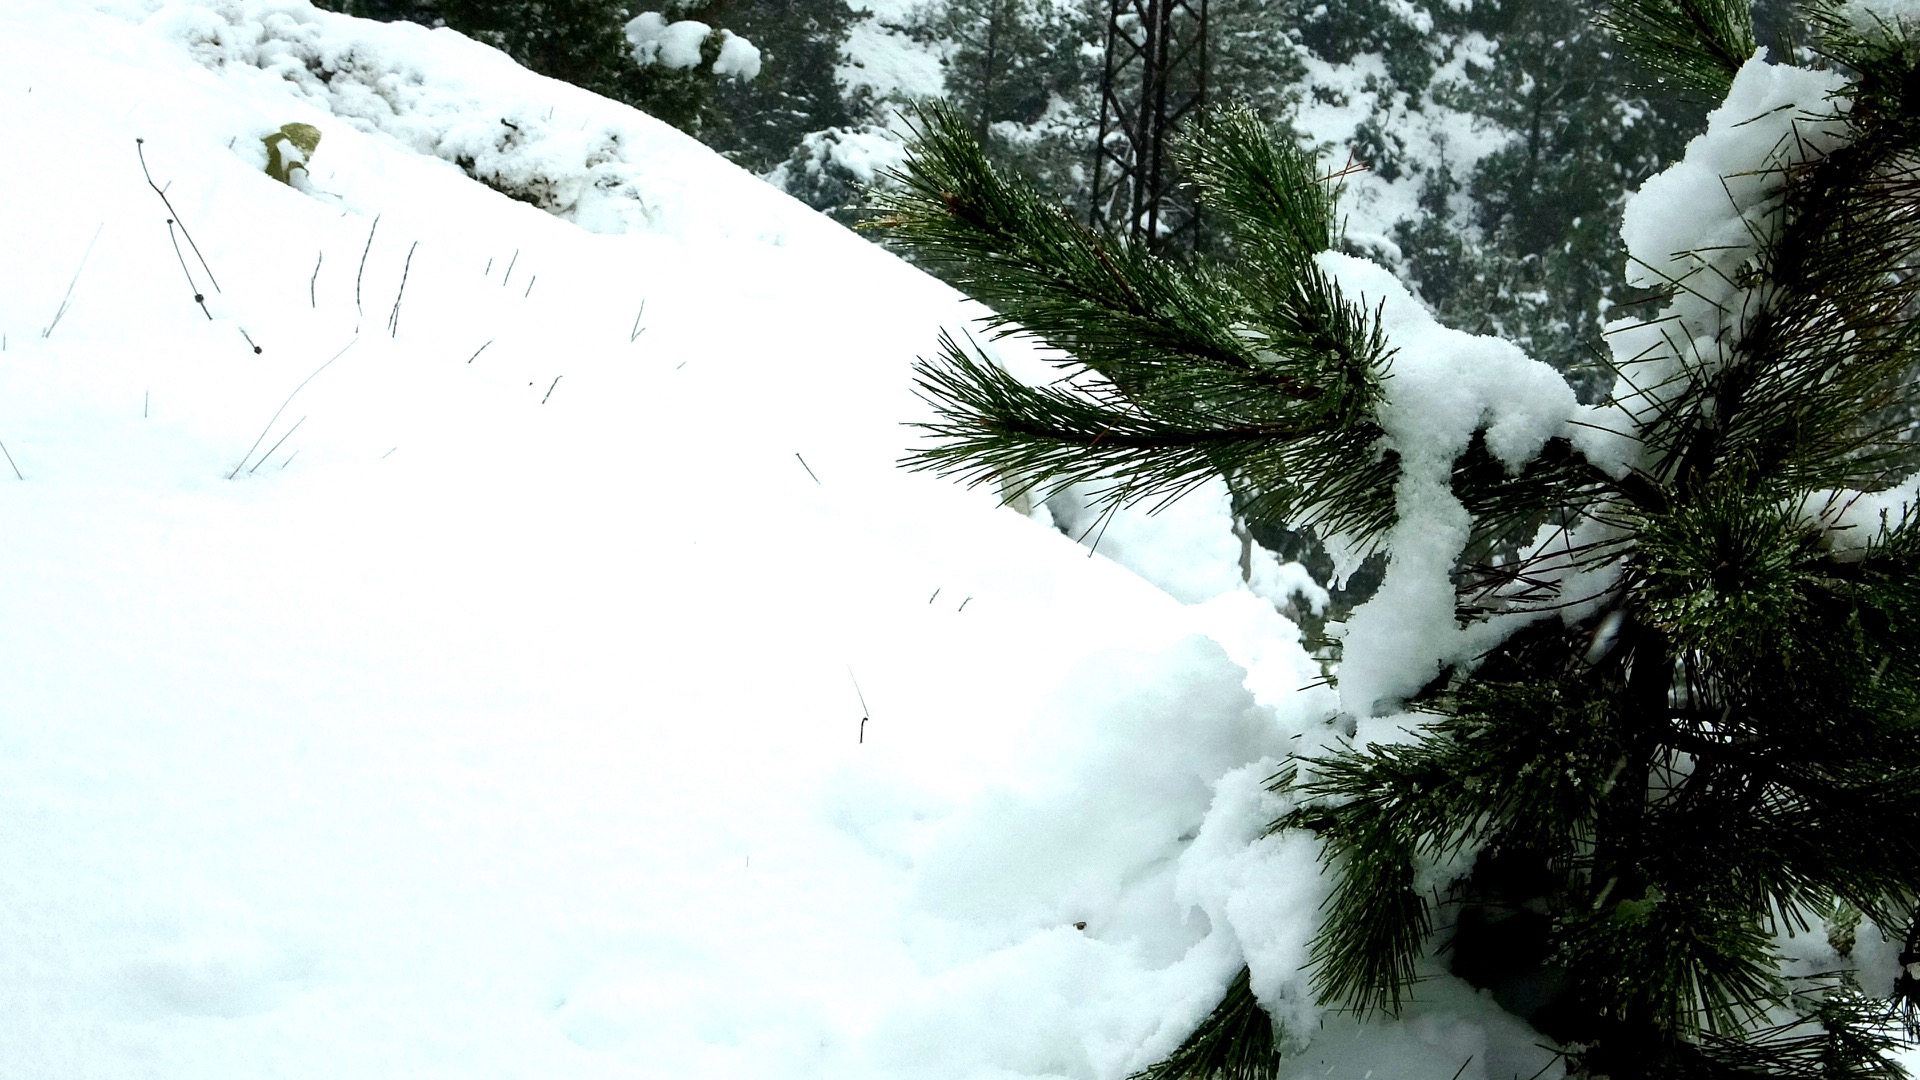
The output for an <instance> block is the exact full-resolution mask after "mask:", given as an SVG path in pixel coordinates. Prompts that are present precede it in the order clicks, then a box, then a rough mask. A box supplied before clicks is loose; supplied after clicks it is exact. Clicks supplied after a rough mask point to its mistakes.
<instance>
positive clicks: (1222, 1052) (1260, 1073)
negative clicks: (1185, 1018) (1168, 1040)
mask: <svg viewBox="0 0 1920 1080" xmlns="http://www.w3.org/2000/svg"><path fill="white" fill-rule="evenodd" d="M1279 1077H1280V1055H1279V1053H1278V1051H1277V1050H1276V1049H1275V1047H1274V1042H1273V1021H1272V1020H1271V1019H1269V1018H1268V1017H1267V1012H1266V1010H1265V1009H1263V1008H1261V1007H1260V1002H1259V1000H1258V999H1256V998H1255V997H1254V996H1253V973H1252V971H1250V970H1249V969H1247V968H1244V967H1243V968H1241V969H1240V974H1239V975H1236V976H1234V980H1233V983H1232V985H1230V986H1228V987H1227V993H1226V996H1225V997H1224V998H1223V999H1221V1002H1220V1004H1219V1005H1217V1006H1215V1007H1214V1010H1213V1012H1212V1013H1210V1014H1208V1016H1207V1018H1206V1019H1205V1020H1202V1021H1201V1022H1200V1026H1199V1027H1198V1028H1196V1029H1195V1030H1194V1032H1193V1034H1191V1035H1189V1036H1187V1038H1186V1040H1185V1041H1184V1042H1182V1043H1181V1044H1180V1048H1179V1049H1177V1050H1175V1051H1174V1052H1173V1053H1171V1054H1169V1055H1168V1056H1167V1058H1166V1060H1164V1061H1162V1062H1160V1063H1159V1064H1157V1065H1155V1066H1153V1067H1152V1068H1150V1069H1147V1070H1146V1071H1144V1072H1139V1073H1135V1074H1134V1075H1133V1077H1132V1078H1131V1080H1279Z"/></svg>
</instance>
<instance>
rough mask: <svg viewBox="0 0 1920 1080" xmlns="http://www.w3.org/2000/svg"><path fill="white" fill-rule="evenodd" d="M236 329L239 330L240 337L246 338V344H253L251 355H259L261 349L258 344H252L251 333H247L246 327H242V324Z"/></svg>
mask: <svg viewBox="0 0 1920 1080" xmlns="http://www.w3.org/2000/svg"><path fill="white" fill-rule="evenodd" d="M238 329H239V331H240V336H241V337H243V338H246V339H247V344H249V345H253V355H255V356H259V355H260V353H261V351H262V350H261V348H260V346H258V345H254V342H253V335H252V334H249V333H247V328H246V327H244V326H242V327H239V328H238Z"/></svg>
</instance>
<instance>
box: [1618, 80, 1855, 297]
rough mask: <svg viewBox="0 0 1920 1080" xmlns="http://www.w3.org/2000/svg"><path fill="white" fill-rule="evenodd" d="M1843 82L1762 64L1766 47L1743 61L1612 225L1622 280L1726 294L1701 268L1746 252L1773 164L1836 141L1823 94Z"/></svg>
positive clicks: (1765, 202) (1773, 179)
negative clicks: (1669, 162) (1674, 159)
mask: <svg viewBox="0 0 1920 1080" xmlns="http://www.w3.org/2000/svg"><path fill="white" fill-rule="evenodd" d="M1844 83H1845V78H1844V77H1843V76H1842V75H1841V74H1840V73H1839V72H1836V71H1815V70H1812V69H1808V68H1801V67H1796V66H1792V65H1781V64H1770V63H1768V62H1767V60H1766V55H1765V50H1764V49H1763V50H1761V51H1760V52H1759V53H1756V54H1755V56H1754V57H1753V58H1752V59H1750V60H1748V61H1747V63H1746V64H1745V65H1744V66H1743V67H1742V68H1741V69H1740V71H1739V73H1738V74H1737V75H1735V76H1734V80H1733V86H1732V89H1730V90H1729V91H1728V93H1727V99H1726V101H1725V102H1723V103H1722V104H1721V105H1720V106H1719V107H1718V108H1716V109H1714V110H1713V112H1712V113H1710V114H1708V117H1707V130H1706V132H1705V133H1703V134H1701V135H1699V136H1696V137H1695V138H1694V139H1693V141H1692V142H1690V143H1688V144H1687V151H1686V155H1685V156H1684V157H1683V158H1682V159H1681V160H1680V162H1679V163H1677V164H1675V165H1673V166H1671V167H1670V168H1668V169H1667V170H1665V171H1664V172H1661V173H1659V174H1657V175H1655V176H1653V177H1651V178H1649V179H1648V180H1647V182H1646V183H1645V184H1643V185H1642V186H1641V188H1640V195H1641V197H1639V198H1635V199H1633V200H1631V201H1630V202H1629V203H1628V205H1627V209H1626V212H1625V214H1624V216H1623V218H1622V221H1621V225H1620V235H1621V238H1622V239H1624V240H1625V241H1626V242H1627V247H1628V250H1629V252H1630V253H1631V256H1632V257H1631V258H1630V259H1629V260H1628V267H1627V283H1628V284H1629V285H1634V286H1639V287H1643V288H1649V287H1656V286H1667V285H1672V284H1675V283H1685V284H1686V285H1687V286H1688V287H1689V288H1692V289H1700V290H1704V291H1706V293H1707V296H1708V297H1709V298H1710V299H1720V298H1722V297H1724V295H1725V294H1726V293H1728V292H1731V291H1732V285H1731V282H1728V281H1722V280H1719V279H1720V277H1721V275H1720V274H1716V273H1713V272H1712V271H1711V270H1710V269H1709V268H1710V267H1711V268H1714V269H1718V270H1721V271H1723V272H1724V271H1727V270H1730V269H1731V268H1734V267H1738V266H1739V264H1740V263H1741V262H1742V261H1743V260H1745V259H1746V258H1748V257H1750V256H1751V255H1752V254H1753V252H1754V250H1755V247H1756V244H1755V239H1754V232H1753V231H1754V229H1755V228H1756V227H1757V226H1758V224H1759V222H1760V219H1761V218H1762V217H1763V216H1764V215H1765V214H1766V213H1767V212H1768V211H1769V210H1770V208H1772V207H1773V205H1774V204H1775V201H1776V199H1775V196H1776V194H1777V192H1778V191H1779V187H1780V185H1779V175H1778V171H1777V168H1778V166H1780V165H1784V164H1787V163H1789V162H1791V161H1793V160H1804V159H1805V158H1807V157H1812V156H1817V155H1818V154H1820V153H1822V152H1824V151H1826V150H1829V149H1831V148H1832V147H1833V146H1835V145H1837V144H1838V142H1839V141H1840V140H1841V138H1842V137H1843V134H1844V127H1843V125H1842V124H1840V123H1839V122H1837V121H1836V120H1834V119H1833V118H1832V117H1833V114H1834V109H1835V104H1834V103H1833V102H1831V101H1830V100H1829V98H1830V97H1831V95H1833V94H1834V93H1835V92H1836V91H1838V90H1839V89H1840V87H1841V86H1842V85H1844ZM1726 276H1727V277H1732V276H1733V275H1732V274H1731V273H1727V274H1726Z"/></svg>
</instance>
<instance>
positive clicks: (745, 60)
mask: <svg viewBox="0 0 1920 1080" xmlns="http://www.w3.org/2000/svg"><path fill="white" fill-rule="evenodd" d="M713 73H714V74H715V75H730V76H732V77H734V78H737V79H739V80H740V81H742V82H752V81H753V80H754V79H755V78H757V77H758V76H759V74H760V50H759V49H757V48H754V45H753V42H751V41H748V40H747V39H746V38H743V37H741V36H740V35H739V34H736V33H734V32H733V31H731V30H722V31H720V55H719V56H716V57H714V59H713Z"/></svg>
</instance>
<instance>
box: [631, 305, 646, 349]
mask: <svg viewBox="0 0 1920 1080" xmlns="http://www.w3.org/2000/svg"><path fill="white" fill-rule="evenodd" d="M646 313H647V302H646V301H645V300H642V301H640V311H639V314H636V315H635V316H634V317H633V330H632V331H631V332H630V333H628V334H627V344H629V345H631V344H633V343H634V342H635V341H637V340H638V339H639V337H640V335H641V334H644V333H646V332H647V328H646V327H644V326H641V325H640V317H641V316H642V315H645V314H646Z"/></svg>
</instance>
